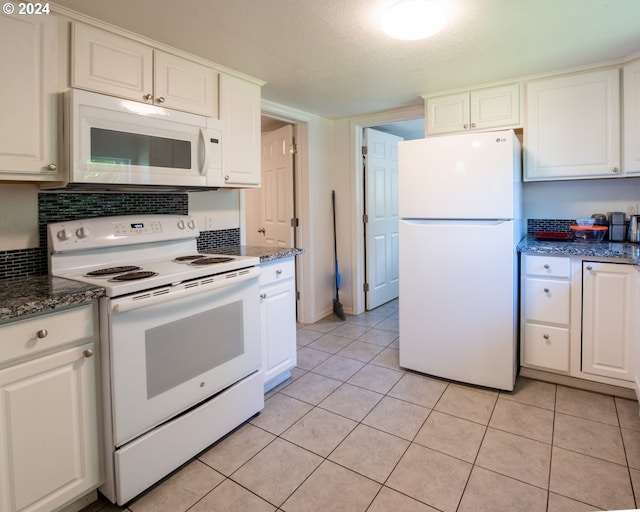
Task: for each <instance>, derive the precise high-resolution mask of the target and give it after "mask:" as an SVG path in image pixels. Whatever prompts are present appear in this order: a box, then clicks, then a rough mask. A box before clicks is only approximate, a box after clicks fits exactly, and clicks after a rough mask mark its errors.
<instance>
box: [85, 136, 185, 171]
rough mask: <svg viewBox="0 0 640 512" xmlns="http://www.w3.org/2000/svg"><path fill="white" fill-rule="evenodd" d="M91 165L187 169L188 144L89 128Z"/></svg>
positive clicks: (178, 140)
mask: <svg viewBox="0 0 640 512" xmlns="http://www.w3.org/2000/svg"><path fill="white" fill-rule="evenodd" d="M91 162H94V163H102V164H117V165H139V166H143V167H167V168H170V169H191V142H190V141H188V140H180V139H168V138H164V137H154V136H152V135H143V134H139V133H128V132H118V131H115V130H105V129H103V128H91Z"/></svg>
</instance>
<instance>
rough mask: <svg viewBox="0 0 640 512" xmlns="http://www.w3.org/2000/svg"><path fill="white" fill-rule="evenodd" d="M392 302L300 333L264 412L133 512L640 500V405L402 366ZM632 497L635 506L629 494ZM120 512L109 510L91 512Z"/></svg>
mask: <svg viewBox="0 0 640 512" xmlns="http://www.w3.org/2000/svg"><path fill="white" fill-rule="evenodd" d="M397 333H398V311H397V304H396V303H390V304H388V305H385V306H383V307H381V308H378V309H376V310H374V311H372V312H369V313H365V314H363V315H359V316H357V317H349V318H348V320H347V321H346V322H342V321H340V320H338V319H337V318H336V317H329V318H327V319H325V320H323V321H320V322H318V323H316V324H313V325H300V326H299V328H298V367H297V368H295V369H294V371H293V376H292V379H291V380H289V381H287V382H285V383H283V384H282V385H280V386H279V387H278V388H276V389H274V390H272V391H271V392H270V393H269V394H268V396H267V397H266V398H267V400H266V405H265V409H264V411H263V412H262V413H261V414H260V415H259V416H257V417H255V418H254V419H253V420H251V421H250V422H248V423H247V424H245V425H243V426H242V427H240V428H239V429H237V430H236V431H235V432H233V433H232V434H231V435H229V436H227V437H226V438H224V439H223V440H221V441H220V442H218V443H216V444H215V445H214V446H213V447H212V448H210V449H209V450H207V451H205V452H203V453H202V454H200V456H199V457H197V458H196V459H194V460H193V461H191V462H190V463H188V464H186V465H185V466H184V467H183V468H181V469H180V470H179V471H177V472H175V473H174V474H173V475H171V476H170V477H169V478H167V479H165V480H164V481H163V482H161V483H160V484H158V485H157V486H155V487H154V488H152V489H151V490H150V491H148V492H147V493H145V494H144V495H142V496H141V497H139V498H138V499H136V500H134V501H133V502H131V503H130V504H129V505H128V509H124V510H130V511H132V512H183V511H187V510H188V511H190V512H205V511H211V512H213V511H215V512H244V511H252V512H261V511H276V510H282V511H286V512H330V511H336V512H338V511H339V512H351V511H353V512H361V511H362V512H364V511H368V512H386V511H389V512H391V511H393V512H403V511H411V512H428V511H434V510H440V511H443V512H455V511H458V512H469V511H474V512H478V511H482V512H490V511H496V512H497V511H500V512H502V511H509V512H518V511H526V512H545V511H548V512H556V511H563V512H583V511H589V510H615V509H633V508H636V506H637V505H640V418H639V417H638V403H637V402H635V401H632V400H626V399H621V398H613V397H610V396H605V395H599V394H595V393H590V392H586V391H581V390H576V389H572V388H568V387H564V386H556V385H554V384H548V383H543V382H538V381H533V380H528V379H523V378H519V379H518V382H517V385H516V390H515V391H514V392H512V393H499V392H495V391H492V390H486V389H481V388H476V387H472V386H465V385H461V384H456V383H450V382H447V381H445V380H441V379H434V378H429V377H426V376H424V375H420V374H417V373H413V372H407V371H404V370H402V369H400V367H399V366H398V334H397ZM634 496H635V497H634ZM89 510H91V511H97V510H100V511H101V512H112V511H115V510H121V509H120V508H119V507H115V506H113V505H106V504H105V502H104V501H100V502H97V503H95V504H93V505H92V506H91V507H89V508H88V509H87V511H89Z"/></svg>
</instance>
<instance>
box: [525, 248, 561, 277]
mask: <svg viewBox="0 0 640 512" xmlns="http://www.w3.org/2000/svg"><path fill="white" fill-rule="evenodd" d="M524 270H525V272H526V274H527V275H530V276H544V277H564V278H567V279H568V278H569V277H570V276H571V260H570V259H569V258H564V257H558V256H533V255H531V254H525V255H524Z"/></svg>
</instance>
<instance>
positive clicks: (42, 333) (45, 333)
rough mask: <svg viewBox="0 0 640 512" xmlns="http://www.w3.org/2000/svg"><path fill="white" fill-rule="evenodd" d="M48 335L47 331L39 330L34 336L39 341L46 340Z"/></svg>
mask: <svg viewBox="0 0 640 512" xmlns="http://www.w3.org/2000/svg"><path fill="white" fill-rule="evenodd" d="M48 335H49V331H47V330H46V329H40V330H39V331H38V332H37V333H36V336H37V337H38V338H40V339H43V338H46V337H47V336H48Z"/></svg>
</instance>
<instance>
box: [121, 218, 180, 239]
mask: <svg viewBox="0 0 640 512" xmlns="http://www.w3.org/2000/svg"><path fill="white" fill-rule="evenodd" d="M178 222H184V221H183V220H179V221H178ZM113 231H114V233H115V234H116V235H118V236H128V235H149V234H151V233H162V224H161V223H160V221H151V222H129V223H127V222H123V223H117V224H114V226H113Z"/></svg>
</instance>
